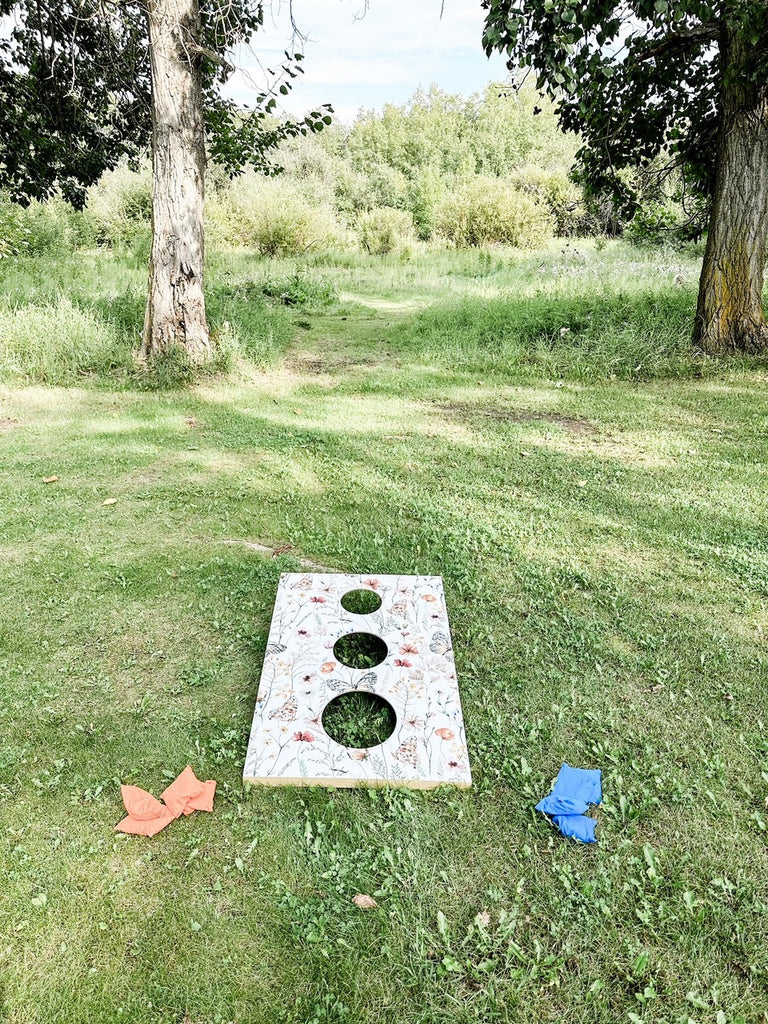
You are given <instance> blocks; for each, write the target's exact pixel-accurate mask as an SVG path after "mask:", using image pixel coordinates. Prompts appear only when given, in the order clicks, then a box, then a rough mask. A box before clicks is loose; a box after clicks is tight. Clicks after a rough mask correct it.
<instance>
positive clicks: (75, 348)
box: [0, 298, 131, 384]
mask: <svg viewBox="0 0 768 1024" xmlns="http://www.w3.org/2000/svg"><path fill="white" fill-rule="evenodd" d="M130 366H131V352H130V348H129V347H128V346H126V344H125V341H124V339H123V338H122V337H121V336H120V334H119V332H118V331H116V330H115V327H114V326H113V325H112V324H110V323H109V322H108V321H105V320H104V319H102V318H101V317H99V316H98V315H97V314H96V313H94V312H92V311H90V310H87V309H79V308H78V307H77V306H74V305H73V304H72V302H70V301H69V299H66V298H60V299H59V300H58V301H57V302H56V303H53V304H43V305H29V306H20V307H16V308H14V307H12V306H10V305H8V304H7V303H4V304H3V305H0V379H2V380H3V381H5V382H11V383H12V382H17V383H18V382H21V383H31V382H35V383H43V384H75V383H77V382H79V381H82V380H83V379H84V378H86V377H89V376H94V375H98V376H104V377H108V376H109V375H110V374H113V373H115V372H116V371H118V370H121V371H125V370H127V369H128V368H129V367H130Z"/></svg>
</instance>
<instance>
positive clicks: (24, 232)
mask: <svg viewBox="0 0 768 1024" xmlns="http://www.w3.org/2000/svg"><path fill="white" fill-rule="evenodd" d="M22 213H23V210H22V208H21V207H20V206H17V204H16V203H12V202H11V201H10V199H8V198H7V196H5V195H2V194H0V260H2V259H7V258H8V257H10V256H21V255H23V254H24V253H25V252H26V251H27V248H28V246H29V232H30V229H29V227H28V226H27V225H26V224H25V223H24V220H23V218H22Z"/></svg>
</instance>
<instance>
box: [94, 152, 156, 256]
mask: <svg viewBox="0 0 768 1024" xmlns="http://www.w3.org/2000/svg"><path fill="white" fill-rule="evenodd" d="M84 218H85V224H86V226H87V230H88V235H89V241H90V242H91V243H92V244H93V245H106V246H124V247H130V246H132V245H134V244H135V243H136V242H137V241H140V240H143V238H144V237H145V236H147V234H148V229H149V226H150V222H151V219H152V175H151V168H150V166H149V163H148V162H144V163H143V164H141V165H140V166H139V167H138V168H135V169H133V168H130V167H129V166H128V165H127V163H125V162H123V163H122V164H120V165H119V166H118V167H116V168H115V169H114V170H111V171H105V172H104V174H103V175H102V176H101V178H100V179H99V181H98V182H97V183H96V184H95V185H92V186H91V188H89V189H88V196H87V200H86V207H85V211H84Z"/></svg>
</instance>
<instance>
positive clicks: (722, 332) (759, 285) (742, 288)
mask: <svg viewBox="0 0 768 1024" xmlns="http://www.w3.org/2000/svg"><path fill="white" fill-rule="evenodd" d="M720 53H721V62H722V68H723V72H722V73H723V85H722V91H721V103H720V111H719V116H720V129H719V135H718V153H717V172H716V179H715V189H714V195H713V203H712V213H711V215H710V221H709V232H708V235H707V245H706V250H705V253H704V264H703V267H702V271H701V279H700V282H699V301H698V308H697V310H696V322H695V326H694V331H693V344H694V348H695V349H697V350H699V351H702V352H705V353H707V354H708V355H714V356H719V355H724V354H727V353H729V352H765V351H768V327H767V326H766V323H765V316H764V312H763V301H762V293H763V272H764V267H765V257H766V242H767V240H768V84H766V82H765V81H763V80H762V79H761V80H758V81H751V80H750V79H749V78H748V77H747V70H748V68H749V60H748V44H747V42H746V40H744V39H741V38H739V36H738V35H736V34H734V33H733V32H732V31H731V30H729V29H728V28H724V29H723V36H722V38H721V42H720Z"/></svg>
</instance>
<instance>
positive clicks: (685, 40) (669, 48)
mask: <svg viewBox="0 0 768 1024" xmlns="http://www.w3.org/2000/svg"><path fill="white" fill-rule="evenodd" d="M719 35H720V22H719V21H707V22H704V23H702V24H701V25H694V27H693V28H690V29H687V30H686V31H685V32H671V33H670V34H669V35H668V36H664V38H663V39H659V40H658V41H656V42H653V43H650V44H649V45H648V46H646V47H644V48H643V49H642V50H640V51H639V52H638V53H637V54H636V60H653V59H654V58H656V57H663V56H664V55H665V54H667V53H675V52H679V51H680V50H686V49H688V47H691V46H701V44H702V43H714V42H715V40H717V39H718V37H719Z"/></svg>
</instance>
